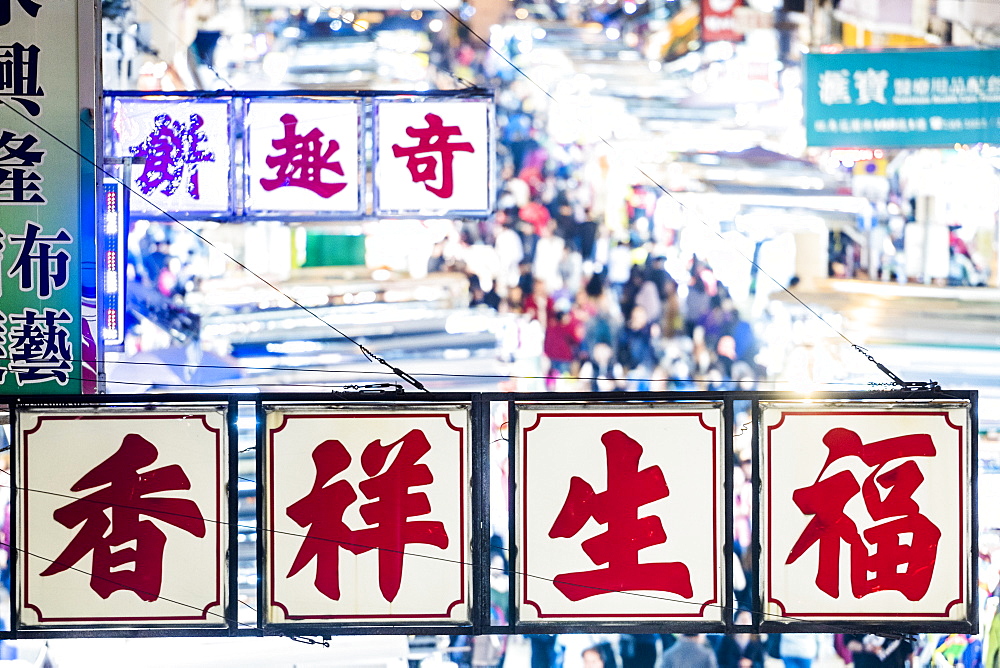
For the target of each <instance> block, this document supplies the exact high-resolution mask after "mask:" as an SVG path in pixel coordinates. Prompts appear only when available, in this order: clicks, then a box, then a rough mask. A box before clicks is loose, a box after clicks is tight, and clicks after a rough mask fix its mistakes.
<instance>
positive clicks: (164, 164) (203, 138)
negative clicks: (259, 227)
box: [111, 98, 232, 217]
mask: <svg viewBox="0 0 1000 668" xmlns="http://www.w3.org/2000/svg"><path fill="white" fill-rule="evenodd" d="M229 113H230V112H229V102H228V101H218V100H216V101H207V100H188V99H180V100H178V99H169V100H162V101H144V100H126V99H121V98H119V99H116V100H115V102H114V108H113V109H112V118H111V130H112V136H111V139H112V141H113V143H114V153H115V157H117V158H133V159H134V160H135V164H134V165H133V166H132V168H131V182H130V186H131V188H132V193H133V194H132V198H131V210H132V213H133V215H134V214H146V215H150V216H154V217H155V216H163V215H165V213H167V214H171V215H175V214H184V213H202V214H211V213H218V214H223V213H228V212H229V211H230V209H231V189H230V171H231V169H232V160H231V155H232V148H231V146H230V136H229Z"/></svg>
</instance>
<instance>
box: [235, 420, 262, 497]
mask: <svg viewBox="0 0 1000 668" xmlns="http://www.w3.org/2000/svg"><path fill="white" fill-rule="evenodd" d="M236 428H237V429H241V430H243V431H254V430H256V429H257V416H255V415H243V416H241V417H238V418H236ZM241 483H242V481H241Z"/></svg>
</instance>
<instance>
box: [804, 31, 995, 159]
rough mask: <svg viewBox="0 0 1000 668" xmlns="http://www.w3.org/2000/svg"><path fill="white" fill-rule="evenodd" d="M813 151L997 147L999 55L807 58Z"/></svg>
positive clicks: (963, 52) (893, 53) (899, 52)
mask: <svg viewBox="0 0 1000 668" xmlns="http://www.w3.org/2000/svg"><path fill="white" fill-rule="evenodd" d="M803 98H804V102H805V121H806V142H807V143H808V144H809V145H810V146H836V147H843V148H846V147H865V148H868V147H887V148H891V147H919V146H952V145H954V144H956V143H958V144H976V143H980V142H986V143H998V142H1000V49H928V50H923V49H920V50H917V49H892V50H884V51H850V52H844V53H810V54H807V55H806V58H805V78H804V84H803Z"/></svg>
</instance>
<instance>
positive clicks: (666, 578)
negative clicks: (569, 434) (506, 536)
mask: <svg viewBox="0 0 1000 668" xmlns="http://www.w3.org/2000/svg"><path fill="white" fill-rule="evenodd" d="M601 443H603V445H604V448H605V450H606V456H607V485H608V487H607V489H606V490H605V491H603V492H600V493H597V492H595V491H594V489H593V487H591V486H590V484H589V483H588V482H586V481H585V480H583V479H582V478H579V477H577V476H573V477H572V478H571V479H570V486H569V494H568V495H567V497H566V500H565V502H564V503H563V506H562V509H561V510H560V511H559V515H558V516H557V517H556V519H555V522H554V523H553V524H552V528H551V529H550V530H549V537H550V538H571V537H573V536H575V535H576V534H577V533H579V531H580V530H581V529H583V527H584V525H585V524H586V523H587V521H588V520H590V519H591V518H593V519H594V520H595V521H597V522H598V523H599V524H603V525H607V529H606V530H605V532H604V533H602V534H599V535H597V536H594V537H593V538H589V539H587V540H585V541H583V551H584V552H585V553H586V555H587V556H588V557H589V558H590V560H591V561H593V562H594V564H595V565H601V564H607V566H606V567H605V568H598V569H595V570H590V571H584V572H579V573H564V574H562V575H557V576H556V577H555V580H554V582H553V584H554V585H555V587H556V588H557V589H558V590H559V591H560V592H562V593H563V595H564V596H566V598H568V599H570V600H571V601H579V600H582V599H584V598H588V597H591V596H597V595H599V594H606V593H609V592H618V591H663V592H671V593H674V594H679V595H681V596H683V597H685V598H690V597H691V596H692V593H693V592H692V588H691V576H690V573H689V571H688V568H687V566H685V565H684V564H683V563H680V562H670V563H640V562H639V552H640V550H642V549H643V548H647V547H650V546H653V545H659V544H661V543H665V542H666V540H667V535H666V532H665V531H664V530H663V524H662V523H661V522H660V519H659V518H657V517H655V516H647V517H640V516H639V509H640V508H641V507H642V506H644V505H646V504H647V503H652V502H653V501H658V500H660V499H664V498H666V497H667V496H668V495H669V494H670V491H669V489H668V488H667V483H666V480H665V479H664V477H663V471H662V470H661V469H660V468H659V467H658V466H655V467H654V466H651V467H648V468H645V469H642V470H640V469H639V458H640V457H641V455H642V446H641V445H640V444H639V443H638V442H636V441H635V440H633V439H632V438H630V437H629V436H627V435H626V434H625V433H623V432H621V431H618V430H613V431H609V432H607V433H605V434H604V435H603V436H601Z"/></svg>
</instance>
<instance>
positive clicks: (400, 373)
mask: <svg viewBox="0 0 1000 668" xmlns="http://www.w3.org/2000/svg"><path fill="white" fill-rule="evenodd" d="M0 104H2V105H4V106H6V107H7V108H8V109H10V110H11V111H13V112H14V113H16V114H17V115H18V116H20V117H21V118H22V119H24V120H25V121H27V122H29V123H31V124H32V125H34V126H35V127H36V128H38V129H39V130H41V131H42V132H44V133H45V134H47V135H48V136H49V137H51V138H52V139H53V140H55V141H56V142H58V143H59V144H61V145H62V146H63V147H65V148H66V149H68V150H70V151H71V152H73V153H74V154H76V155H77V156H78V157H79V158H80V159H81V160H84V161H85V162H87V163H88V164H90V165H93V166H94V168H95V169H97V170H99V171H100V172H101V173H102V174H104V175H105V176H107V177H109V178H111V179H114V180H115V181H116V182H117V183H119V184H121V186H122V187H123V188H125V189H126V190H128V191H129V193H130V194H133V195H136V196H138V197H139V198H141V199H142V200H144V201H145V202H146V203H147V204H149V205H150V206H152V207H153V208H155V209H156V210H158V211H159V212H160V213H162V214H163V215H164V216H166V217H167V218H169V219H170V220H171V221H173V222H174V223H176V224H177V225H179V226H181V227H182V228H184V229H185V230H187V231H188V232H190V233H191V234H193V235H194V236H195V237H197V238H198V239H201V240H202V241H203V242H205V243H206V244H208V245H209V246H210V247H211V248H213V249H214V250H216V251H217V252H219V253H221V254H222V255H223V256H224V257H225V258H226V259H228V260H231V261H232V262H233V263H235V264H236V265H237V266H239V267H240V268H241V269H243V270H244V271H246V272H247V273H249V274H250V275H251V276H253V277H254V278H256V279H257V280H258V281H260V282H261V283H263V284H264V285H266V286H267V287H269V288H271V289H272V290H274V291H275V292H276V293H278V294H279V295H281V296H282V297H284V298H285V299H287V300H288V301H290V302H291V303H292V304H294V305H295V306H296V307H298V308H299V309H301V310H303V311H305V312H306V313H308V314H309V315H311V316H312V317H314V318H316V319H317V320H319V321H320V322H321V323H323V324H324V325H326V326H327V327H329V328H330V329H332V330H333V331H334V332H336V333H337V334H338V335H340V336H341V337H343V338H344V339H346V340H348V341H350V342H351V343H353V344H354V345H355V346H357V347H358V349H359V350H360V351H361V353H362V355H364V356H365V358H367V359H368V361H370V362H371V361H374V362H378V363H379V364H382V365H383V366H386V367H388V368H389V369H391V370H392V372H393V373H394V374H395V375H397V376H399V377H400V378H402V379H403V380H405V381H406V382H407V383H409V384H411V385H413V387H415V388H416V389H418V390H423V391H425V392H426V391H428V390H427V389H426V388H425V387H424V386H423V384H422V383H421V382H420V381H419V380H417V379H416V378H414V377H413V376H411V375H410V374H408V373H406V372H404V371H403V370H402V369H400V368H398V367H395V366H393V365H392V364H390V363H389V362H387V361H385V360H384V359H383V358H381V357H379V356H378V355H376V354H375V353H373V352H372V351H371V350H369V349H368V348H367V347H366V346H365V345H363V344H362V343H360V342H359V341H357V340H355V339H354V338H352V337H350V336H348V335H347V334H345V333H344V332H342V331H341V330H340V329H338V328H337V327H336V326H335V325H334V324H332V323H330V322H328V321H327V320H325V319H324V318H322V317H321V316H320V315H319V314H318V313H316V312H315V311H313V310H312V309H310V308H309V307H307V306H305V305H304V304H302V303H301V302H299V301H298V300H296V299H295V298H294V297H292V296H291V295H288V294H285V293H284V292H283V291H282V290H281V288H279V287H278V286H276V285H275V284H274V283H272V282H271V281H269V280H267V279H266V278H264V277H263V276H261V275H260V274H258V273H257V272H255V271H254V270H253V269H251V268H250V267H248V266H247V265H245V264H244V263H242V262H240V261H239V260H237V259H236V258H235V257H233V256H232V255H230V254H229V253H227V252H225V251H224V250H222V249H221V248H219V247H218V246H216V245H215V244H213V243H212V242H211V241H210V240H209V239H207V238H206V237H205V236H204V235H202V234H200V233H199V232H197V231H196V230H194V229H193V228H191V227H189V226H188V225H185V224H184V223H183V222H181V221H180V220H179V219H178V218H177V217H176V216H174V215H173V214H171V213H169V212H167V211H165V210H163V209H161V208H160V207H159V206H157V205H156V203H154V202H153V201H152V200H150V199H149V198H148V197H146V196H145V195H143V194H142V193H141V192H137V191H135V190H133V189H132V187H131V186H130V185H128V184H126V183H125V182H123V181H122V180H121V179H119V178H118V177H117V176H115V175H114V174H112V173H111V172H109V171H108V170H106V169H104V167H103V166H101V165H98V164H97V162H96V161H94V160H91V159H90V158H88V157H87V156H85V155H84V154H83V153H81V152H80V151H78V150H77V149H75V148H73V146H71V145H70V144H68V143H67V142H65V141H63V140H62V139H60V138H59V137H57V136H56V135H55V134H53V133H52V132H50V131H49V130H47V129H46V128H45V127H43V126H42V125H40V124H39V123H38V122H36V121H35V120H34V119H32V118H30V117H28V116H26V115H25V114H23V113H21V112H20V111H19V110H17V109H15V108H14V107H12V106H11V105H10V104H9V103H7V102H6V101H5V100H0Z"/></svg>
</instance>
